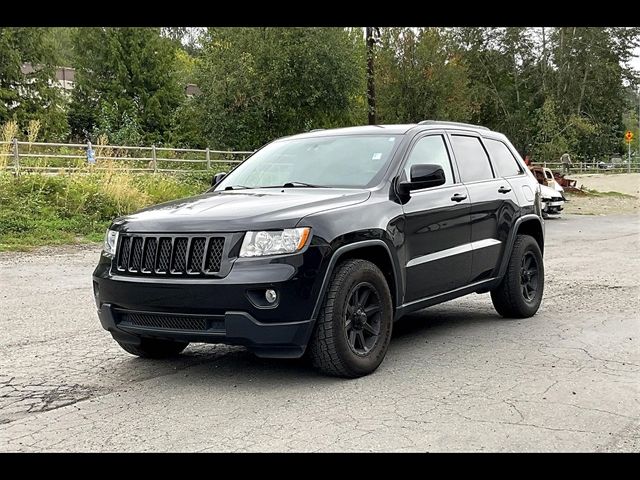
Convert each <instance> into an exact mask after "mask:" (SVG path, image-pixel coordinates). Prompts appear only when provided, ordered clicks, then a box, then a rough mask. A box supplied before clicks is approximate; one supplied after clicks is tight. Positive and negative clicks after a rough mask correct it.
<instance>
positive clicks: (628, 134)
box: [624, 130, 633, 143]
mask: <svg viewBox="0 0 640 480" xmlns="http://www.w3.org/2000/svg"><path fill="white" fill-rule="evenodd" d="M624 139H625V140H626V141H627V143H631V140H633V132H632V131H631V130H627V131H626V133H625V134H624Z"/></svg>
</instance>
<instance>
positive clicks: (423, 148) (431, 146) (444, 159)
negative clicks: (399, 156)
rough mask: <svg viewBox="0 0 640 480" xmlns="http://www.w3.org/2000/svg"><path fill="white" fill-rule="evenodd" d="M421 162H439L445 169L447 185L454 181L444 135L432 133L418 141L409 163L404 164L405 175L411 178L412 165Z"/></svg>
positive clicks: (408, 160)
mask: <svg viewBox="0 0 640 480" xmlns="http://www.w3.org/2000/svg"><path fill="white" fill-rule="evenodd" d="M420 163H430V164H437V165H440V166H441V167H442V170H444V178H445V182H444V184H445V185H451V184H452V183H453V174H452V172H451V161H450V160H449V154H448V153H447V147H446V146H445V144H444V138H442V135H431V136H429V137H423V138H421V139H420V140H418V141H417V142H416V144H415V145H414V146H413V150H411V153H410V154H409V158H408V159H407V163H406V164H405V166H404V171H405V175H406V176H407V179H410V178H411V177H410V173H411V165H417V164H420Z"/></svg>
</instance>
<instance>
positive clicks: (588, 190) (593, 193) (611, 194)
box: [582, 187, 636, 198]
mask: <svg viewBox="0 0 640 480" xmlns="http://www.w3.org/2000/svg"><path fill="white" fill-rule="evenodd" d="M582 191H583V192H584V193H586V194H588V195H591V196H594V197H622V198H636V197H635V196H634V195H629V194H627V193H621V192H600V191H598V190H593V189H591V188H584V187H583V188H582Z"/></svg>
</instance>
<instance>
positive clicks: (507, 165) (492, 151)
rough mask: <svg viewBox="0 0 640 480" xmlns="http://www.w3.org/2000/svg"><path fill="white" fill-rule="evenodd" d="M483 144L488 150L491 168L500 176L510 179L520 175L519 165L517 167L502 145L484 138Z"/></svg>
mask: <svg viewBox="0 0 640 480" xmlns="http://www.w3.org/2000/svg"><path fill="white" fill-rule="evenodd" d="M484 144H485V145H486V147H487V150H489V155H490V156H491V161H492V162H493V166H494V167H495V168H496V170H498V173H499V174H500V175H501V176H503V177H511V176H513V175H518V174H520V173H522V169H521V168H520V165H518V163H517V161H516V159H515V157H514V156H513V154H512V153H511V151H510V150H509V149H508V148H507V146H506V145H505V144H504V143H502V142H500V141H498V140H491V139H489V138H485V140H484Z"/></svg>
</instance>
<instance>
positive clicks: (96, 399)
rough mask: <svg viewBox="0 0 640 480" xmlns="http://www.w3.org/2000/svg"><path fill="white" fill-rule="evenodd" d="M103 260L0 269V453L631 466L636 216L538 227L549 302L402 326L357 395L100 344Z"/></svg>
mask: <svg viewBox="0 0 640 480" xmlns="http://www.w3.org/2000/svg"><path fill="white" fill-rule="evenodd" d="M99 248H100V247H99V246H96V245H90V246H83V247H63V248H59V247H58V248H48V249H44V250H41V251H38V252H36V253H2V254H0V327H1V329H2V330H1V331H2V334H1V335H0V451H116V452H122V451H209V452H219V451H263V452H264V451H638V450H640V395H639V393H640V391H639V386H640V349H639V348H638V346H639V343H638V339H639V336H640V335H639V334H640V322H639V320H640V314H639V311H640V295H639V293H640V286H639V282H638V273H639V272H640V253H639V252H640V218H639V217H638V216H637V215H617V216H614V215H611V216H577V215H566V216H564V217H563V218H560V219H552V220H548V221H547V244H546V251H545V268H546V285H545V297H544V300H543V304H542V307H541V309H540V311H539V313H538V314H537V315H536V316H535V317H533V318H530V319H524V320H504V319H502V318H501V317H499V316H498V315H497V314H496V313H495V312H494V310H493V308H492V305H491V299H490V297H489V295H488V294H484V295H475V294H474V295H472V296H468V297H465V298H462V299H458V300H455V301H452V302H449V303H446V304H442V305H439V306H436V307H432V308H429V309H426V310H423V311H421V312H418V313H416V314H412V315H410V316H407V317H405V318H404V319H403V320H401V321H400V322H398V323H396V324H395V326H394V335H393V339H392V342H391V346H390V350H389V352H388V354H387V358H386V359H385V361H384V362H383V363H382V365H381V367H380V368H379V369H378V370H377V371H376V372H375V373H374V374H373V375H370V376H368V377H365V378H360V379H356V380H343V379H336V378H328V377H323V376H321V375H320V374H317V373H316V372H314V371H313V370H311V369H309V368H307V367H306V365H305V364H304V363H303V362H302V361H287V360H263V359H258V358H256V357H254V356H253V355H251V354H250V353H248V352H247V351H246V350H244V349H243V348H241V347H228V346H214V345H191V346H189V347H188V349H187V350H186V351H185V353H184V354H183V355H182V356H181V357H179V358H178V359H174V360H142V359H138V358H136V357H133V356H131V355H129V354H127V353H126V352H124V351H122V350H121V349H120V348H119V347H118V345H117V344H116V343H115V342H114V341H113V340H112V339H111V336H110V335H109V334H108V333H107V332H105V331H104V330H102V328H101V327H100V324H99V322H98V318H97V315H96V313H95V306H94V303H93V298H92V292H91V278H90V275H91V272H92V271H93V268H94V265H95V263H96V262H97V258H98V255H99Z"/></svg>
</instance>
